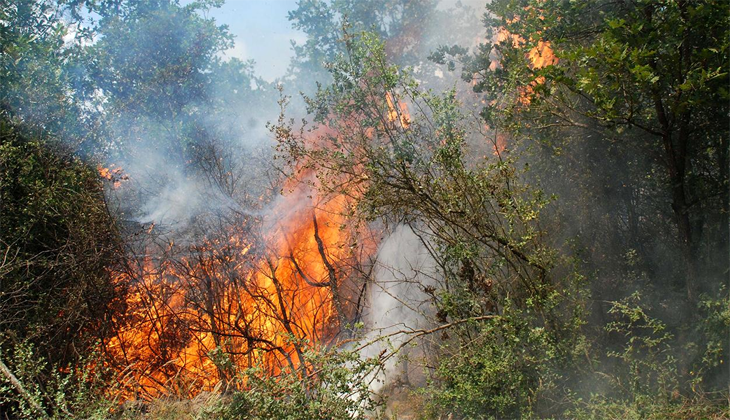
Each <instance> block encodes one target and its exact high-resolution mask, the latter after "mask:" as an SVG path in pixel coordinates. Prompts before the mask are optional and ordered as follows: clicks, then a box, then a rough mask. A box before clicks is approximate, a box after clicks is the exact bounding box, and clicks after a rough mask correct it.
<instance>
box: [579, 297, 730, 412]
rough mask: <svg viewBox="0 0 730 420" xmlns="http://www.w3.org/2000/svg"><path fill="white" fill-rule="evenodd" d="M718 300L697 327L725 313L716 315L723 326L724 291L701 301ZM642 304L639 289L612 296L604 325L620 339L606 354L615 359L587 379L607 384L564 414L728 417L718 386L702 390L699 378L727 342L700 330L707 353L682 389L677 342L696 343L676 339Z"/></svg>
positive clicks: (713, 324)
mask: <svg viewBox="0 0 730 420" xmlns="http://www.w3.org/2000/svg"><path fill="white" fill-rule="evenodd" d="M720 302H724V303H720ZM718 304H719V305H720V306H722V307H723V309H721V310H719V311H712V312H711V314H708V315H709V316H708V317H707V318H706V319H705V321H703V322H702V323H701V326H699V329H701V330H704V331H708V330H715V328H717V327H718V325H717V323H718V321H719V320H720V319H725V321H719V323H720V324H722V325H723V326H722V327H720V328H724V329H725V330H726V329H727V327H728V325H729V324H728V321H727V318H726V317H725V316H726V315H722V313H725V312H727V311H726V309H725V308H727V296H724V297H721V298H720V299H719V300H704V301H703V303H702V306H703V307H706V308H709V307H712V306H715V305H718ZM645 306H646V305H645V304H643V303H642V301H641V297H640V295H639V294H638V293H635V294H633V295H632V296H630V297H628V298H626V299H624V300H622V301H619V302H613V304H612V307H611V309H610V310H609V313H610V314H612V315H613V316H614V321H612V322H610V323H608V324H607V325H606V331H607V332H609V333H610V334H616V335H620V336H621V339H618V340H614V341H615V342H617V343H621V344H620V346H618V348H617V349H616V350H611V349H608V350H607V351H606V356H608V357H609V358H611V359H616V361H617V363H613V364H611V365H610V366H613V369H612V371H611V372H601V371H600V370H599V371H597V372H596V374H595V376H591V377H590V379H588V380H593V381H600V382H602V383H604V384H605V385H606V386H608V389H603V390H602V392H600V393H592V394H591V395H590V397H589V398H587V399H586V400H584V399H583V398H577V399H576V400H575V406H574V408H571V409H570V410H569V411H568V413H569V415H570V416H575V417H576V418H586V419H589V418H590V419H593V418H632V419H633V418H650V419H663V418H724V417H727V415H728V414H729V413H730V411H729V410H730V409H729V408H728V406H727V400H726V396H725V395H723V393H722V392H721V393H715V392H705V390H703V389H702V388H701V385H700V384H701V383H702V382H703V380H707V379H710V376H709V375H707V374H706V372H705V370H706V369H712V368H713V367H716V366H717V365H718V364H722V363H723V360H724V359H726V358H727V351H728V348H727V347H728V346H727V343H726V342H723V343H720V342H717V341H714V340H713V339H708V338H709V337H707V336H704V335H703V336H701V337H700V338H699V340H698V342H699V343H700V344H701V343H707V344H706V345H707V347H706V353H705V355H706V356H705V357H703V358H702V359H701V360H698V361H696V363H695V364H694V366H692V367H691V369H692V371H691V376H692V379H691V380H690V381H689V382H690V384H691V393H689V394H686V393H682V392H680V389H681V388H682V386H683V384H682V381H684V380H685V376H684V375H682V374H681V372H680V369H681V363H680V360H678V358H677V356H676V355H677V351H678V350H680V351H681V349H679V345H684V346H688V345H690V346H691V345H695V344H692V343H689V344H688V343H681V342H680V343H678V342H677V341H676V339H675V337H674V336H673V335H672V334H671V333H669V332H667V327H666V325H665V324H664V323H663V322H661V321H660V320H658V319H656V318H653V317H651V316H649V315H648V314H647V311H646V309H645ZM715 309H716V310H717V309H718V306H715ZM716 331H717V330H716ZM713 334H714V333H713ZM723 341H726V340H723ZM720 354H723V356H720ZM723 376H724V375H723Z"/></svg>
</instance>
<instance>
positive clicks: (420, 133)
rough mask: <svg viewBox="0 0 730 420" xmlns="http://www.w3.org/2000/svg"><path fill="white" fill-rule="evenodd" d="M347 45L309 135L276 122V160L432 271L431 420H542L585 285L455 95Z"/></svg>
mask: <svg viewBox="0 0 730 420" xmlns="http://www.w3.org/2000/svg"><path fill="white" fill-rule="evenodd" d="M345 40H346V45H347V47H348V56H347V57H346V58H342V59H340V60H338V61H336V62H335V63H334V64H333V66H332V77H333V84H332V85H331V86H330V87H328V88H327V89H322V90H320V91H319V93H318V94H317V96H316V97H315V98H312V99H310V100H309V104H310V106H311V110H312V111H313V112H314V115H315V116H316V120H315V121H316V124H317V126H316V129H313V128H309V127H305V128H301V129H300V130H295V129H294V128H293V127H292V126H291V125H290V123H288V122H287V121H286V120H285V119H283V118H282V119H280V121H279V124H278V125H276V126H274V127H273V130H274V132H275V134H276V136H277V139H278V140H279V142H280V144H279V148H280V151H281V152H282V154H283V156H284V157H286V159H287V160H289V161H292V160H293V161H294V162H296V163H297V164H296V165H294V167H293V168H294V169H295V170H313V171H316V173H317V180H318V181H317V185H319V186H320V189H321V193H323V194H334V195H337V196H340V195H345V196H348V197H353V198H357V199H358V205H357V207H355V208H354V210H353V213H352V216H354V217H356V218H360V219H361V220H363V221H376V220H377V221H380V222H384V223H386V224H396V225H397V224H406V225H408V226H410V228H411V229H412V230H413V231H414V232H416V233H417V235H418V236H419V237H420V238H421V240H422V245H423V247H424V249H427V250H428V252H429V254H430V255H431V256H432V257H433V258H434V260H435V261H436V265H437V267H438V269H437V271H438V274H437V278H438V280H437V285H436V286H434V285H427V284H419V285H418V287H419V288H420V289H421V290H422V291H423V293H425V294H427V295H428V296H430V299H429V300H430V301H429V302H428V304H431V305H433V308H434V311H433V313H434V315H433V318H432V319H429V321H430V322H432V323H434V324H436V325H440V326H439V327H435V328H434V329H433V330H426V332H423V331H421V332H420V333H416V336H419V334H423V335H428V334H430V333H433V332H436V331H438V332H442V331H443V332H445V333H444V335H443V336H442V343H440V344H432V345H433V346H434V353H433V354H432V355H430V356H431V357H432V359H429V360H431V363H432V365H435V366H438V367H437V368H436V370H435V371H433V372H432V375H433V378H434V383H433V385H432V386H431V387H429V395H431V397H430V398H431V400H432V401H433V407H434V409H435V410H436V414H438V415H441V414H443V415H447V414H449V413H451V414H452V415H453V414H458V415H462V416H467V417H468V416H517V415H521V414H522V415H526V416H527V415H530V414H532V413H535V412H541V413H542V411H540V410H544V407H546V406H547V402H546V401H548V400H547V396H548V395H550V394H551V393H553V392H557V393H558V394H559V393H560V391H559V389H560V387H559V386H558V382H559V380H558V376H557V375H556V373H555V372H556V370H557V369H558V367H559V366H561V365H562V366H566V365H570V364H571V363H573V362H574V360H575V357H576V355H575V353H574V352H575V350H576V349H577V348H580V347H579V346H578V345H577V343H579V342H580V336H579V334H578V328H579V327H580V325H581V322H582V321H581V310H580V308H581V305H582V303H581V293H580V291H581V287H580V277H579V276H577V275H575V274H574V273H572V272H571V268H570V265H569V264H567V261H565V260H564V259H563V258H561V257H560V256H559V255H558V254H557V253H556V252H555V251H554V250H552V249H550V248H549V247H548V246H546V244H545V242H544V241H543V236H542V235H543V232H542V230H541V229H540V226H539V224H538V222H537V220H538V218H539V213H540V210H541V209H542V208H543V207H544V206H545V205H546V204H547V201H546V200H545V198H544V197H543V196H542V195H541V194H540V192H539V191H535V190H532V189H531V188H529V187H527V186H525V185H523V184H521V183H520V182H519V181H518V179H517V171H516V168H515V166H514V162H513V161H512V160H510V159H502V158H500V157H499V156H498V155H497V156H494V155H492V154H488V155H486V156H485V155H483V154H481V153H480V152H482V153H483V152H484V151H486V150H485V149H489V148H488V146H487V145H485V144H484V137H483V133H482V129H481V126H480V124H479V122H478V121H470V120H469V119H468V118H467V117H466V116H465V115H463V114H462V113H461V112H460V109H461V104H460V103H459V102H458V101H457V100H456V98H455V93H454V92H453V91H450V92H446V93H444V94H443V95H436V94H432V93H430V92H424V91H422V90H421V89H420V88H419V86H418V84H417V83H416V82H415V81H414V80H413V79H412V78H411V77H410V76H409V74H408V73H407V72H404V71H402V70H400V69H399V68H398V67H397V66H394V65H391V64H389V63H388V62H387V60H386V58H385V48H384V45H383V43H381V42H380V41H379V40H378V39H377V37H376V36H375V35H373V34H370V33H364V34H357V35H345ZM403 104H408V107H409V108H411V109H412V110H413V112H412V113H411V114H410V115H408V114H406V113H405V106H404V105H403ZM308 133H315V134H314V135H315V137H314V138H311V137H310V136H311V135H310V134H308ZM316 133H324V134H320V135H317V134H316ZM474 156H485V157H483V158H475V157H474ZM302 168H305V169H302ZM431 276H433V275H431ZM409 281H413V282H417V280H416V279H410V280H409ZM416 284H418V283H416ZM406 334H407V333H406ZM411 341H412V340H408V341H407V342H411ZM397 350H399V348H398V347H396V351H397ZM427 357H428V356H427ZM467 391H468V392H467ZM541 404H545V406H542V405H541ZM545 412H547V411H545Z"/></svg>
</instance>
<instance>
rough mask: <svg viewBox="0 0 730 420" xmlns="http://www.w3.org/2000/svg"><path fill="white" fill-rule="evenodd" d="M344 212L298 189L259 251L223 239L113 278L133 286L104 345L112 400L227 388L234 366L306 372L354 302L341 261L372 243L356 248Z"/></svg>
mask: <svg viewBox="0 0 730 420" xmlns="http://www.w3.org/2000/svg"><path fill="white" fill-rule="evenodd" d="M302 177H304V178H307V177H308V175H307V173H306V172H303V173H302ZM304 178H302V180H305V179H304ZM347 205H348V203H347V201H346V199H345V198H344V197H335V198H332V199H329V200H319V199H318V198H317V194H316V193H315V190H313V189H311V187H308V186H306V183H304V182H302V183H299V184H298V186H297V187H295V191H294V193H292V194H289V195H287V196H285V197H283V198H282V199H281V200H280V201H279V202H278V205H277V206H275V209H274V211H273V212H272V214H273V217H274V218H276V220H268V221H266V222H265V223H268V224H269V225H271V228H270V229H269V231H268V232H267V233H265V234H264V235H263V243H262V244H256V243H253V242H252V241H251V239H248V236H247V235H245V234H243V233H236V232H230V238H229V239H227V240H220V239H217V240H209V241H207V242H206V243H204V244H203V245H202V246H200V247H198V248H197V249H196V252H195V253H192V254H191V255H189V256H187V257H185V258H181V259H179V260H178V261H176V262H173V261H163V260H160V261H152V260H151V259H150V258H147V259H145V261H144V262H143V263H142V264H141V267H139V270H138V271H139V272H140V273H139V275H133V274H122V275H120V276H119V277H118V279H117V280H118V281H120V282H125V283H126V284H132V285H133V287H132V290H131V293H130V294H129V297H128V298H127V301H126V303H127V306H128V307H129V311H128V316H127V320H126V321H127V322H126V325H127V327H126V328H124V329H121V330H120V331H118V333H117V335H116V337H114V339H112V340H111V341H110V342H109V343H107V345H106V349H107V352H108V353H109V354H110V355H112V358H113V359H114V360H116V361H117V363H118V365H119V366H118V371H119V373H120V383H122V384H123V391H122V393H121V395H120V396H121V397H122V398H125V399H129V398H145V399H149V398H154V397H157V396H160V395H165V394H177V395H184V396H192V395H194V394H197V393H199V392H202V391H206V390H212V389H213V388H214V387H215V386H217V384H219V383H224V384H225V383H227V382H228V381H229V380H230V379H231V378H232V377H233V375H234V370H235V369H233V368H232V366H236V367H249V366H253V365H257V364H258V365H261V366H263V367H264V368H265V369H266V371H267V372H269V373H271V374H278V373H279V372H281V371H282V370H283V369H291V370H295V369H302V368H303V369H305V370H306V369H307V366H306V361H305V360H303V356H302V355H303V351H304V349H305V348H306V347H307V346H310V345H314V343H319V342H325V340H327V339H328V338H331V337H333V336H334V335H335V334H336V332H337V331H338V327H339V325H340V319H344V318H345V317H348V316H350V315H352V314H351V313H350V312H351V311H352V306H353V305H352V304H350V303H349V302H352V301H354V297H355V296H356V293H355V292H354V289H353V288H352V287H350V285H349V284H348V281H349V280H348V279H349V277H350V273H349V272H348V268H347V265H346V264H343V262H346V261H348V260H349V259H351V257H352V255H353V253H354V252H357V250H358V249H359V250H361V251H363V252H367V253H369V252H374V245H372V244H362V245H361V246H360V248H358V249H354V248H355V245H352V243H353V242H354V234H353V232H352V230H351V229H350V228H348V226H347V221H346V220H345V218H344V216H343V215H342V214H343V209H345V208H346V207H347ZM171 248H172V246H171ZM302 340H307V342H304V341H302Z"/></svg>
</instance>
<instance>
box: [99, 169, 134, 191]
mask: <svg viewBox="0 0 730 420" xmlns="http://www.w3.org/2000/svg"><path fill="white" fill-rule="evenodd" d="M109 166H110V167H109V168H105V167H103V166H99V167H97V170H98V171H99V176H100V177H101V178H102V179H105V180H107V181H110V182H111V183H112V186H113V187H114V188H119V186H120V185H122V181H126V180H127V179H129V177H128V176H127V175H126V174H125V173H124V171H123V170H122V168H114V164H112V165H109Z"/></svg>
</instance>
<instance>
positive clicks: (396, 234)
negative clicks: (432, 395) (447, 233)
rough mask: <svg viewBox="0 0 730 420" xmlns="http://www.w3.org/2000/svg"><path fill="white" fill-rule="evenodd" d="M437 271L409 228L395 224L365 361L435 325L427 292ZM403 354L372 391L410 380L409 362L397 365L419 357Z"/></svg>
mask: <svg viewBox="0 0 730 420" xmlns="http://www.w3.org/2000/svg"><path fill="white" fill-rule="evenodd" d="M437 273H438V272H437V267H436V262H435V261H434V260H433V258H432V257H431V255H430V254H429V252H428V249H427V248H426V246H425V245H424V243H423V241H422V239H421V237H419V236H418V235H417V234H416V233H415V232H414V231H413V230H412V229H411V228H410V227H409V226H407V225H399V226H397V227H396V229H395V230H394V231H393V233H391V234H390V235H389V236H388V237H387V238H386V239H385V240H384V241H383V242H382V243H381V245H380V248H379V249H378V254H377V266H376V267H375V269H374V272H373V280H372V283H371V284H370V285H369V286H370V288H369V294H368V302H369V308H368V312H367V313H366V314H365V320H366V326H367V329H368V332H367V334H366V335H365V337H364V338H363V342H364V343H372V344H370V345H368V346H366V347H365V348H364V349H363V350H362V352H361V355H362V357H364V358H371V357H381V356H386V357H388V356H389V353H390V352H392V351H393V350H397V349H400V348H401V347H402V346H404V345H405V344H406V342H407V340H409V338H410V337H411V336H412V334H413V332H414V331H416V330H418V329H424V328H428V327H429V326H431V323H430V321H429V319H430V317H429V316H428V315H429V312H430V311H431V308H432V307H431V304H430V296H429V295H428V294H427V293H426V292H425V288H426V287H429V286H435V285H436V283H437V278H438V274H437ZM383 337H386V338H383ZM402 350H404V351H401V352H399V353H398V355H397V357H388V358H387V359H386V362H385V365H384V370H383V372H382V373H381V374H380V375H379V376H378V377H377V378H374V379H375V380H374V381H373V382H372V385H371V389H372V390H373V391H379V390H380V389H381V388H382V387H383V386H385V385H388V384H389V383H391V382H392V381H393V380H395V379H398V378H399V379H401V380H404V381H406V382H408V381H410V379H409V371H408V365H407V363H402V364H400V365H399V362H400V361H402V360H405V359H404V357H408V358H413V357H417V356H418V353H417V352H416V351H415V350H411V349H408V348H404V349H402Z"/></svg>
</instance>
